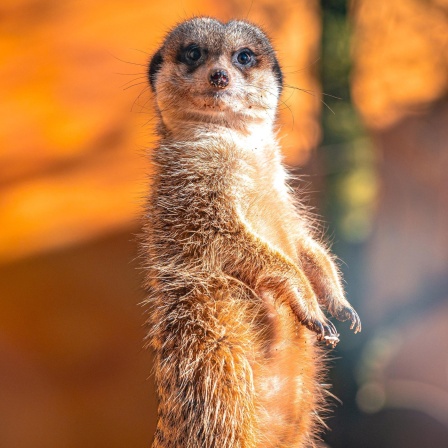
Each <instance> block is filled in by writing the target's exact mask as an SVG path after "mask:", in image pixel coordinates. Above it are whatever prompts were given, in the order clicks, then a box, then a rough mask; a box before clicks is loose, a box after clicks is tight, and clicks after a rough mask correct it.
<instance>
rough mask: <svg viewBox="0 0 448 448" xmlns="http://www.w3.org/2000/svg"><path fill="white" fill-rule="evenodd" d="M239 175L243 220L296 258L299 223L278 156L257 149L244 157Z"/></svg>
mask: <svg viewBox="0 0 448 448" xmlns="http://www.w3.org/2000/svg"><path fill="white" fill-rule="evenodd" d="M240 175H241V179H242V182H241V185H240V187H241V189H240V192H239V193H240V194H239V195H238V196H239V200H240V204H239V207H238V208H239V209H240V210H241V211H242V213H243V216H244V219H245V220H246V221H247V222H248V223H249V225H250V226H251V229H252V230H253V231H254V232H255V233H256V234H257V235H259V236H260V237H261V238H263V239H264V240H266V241H268V242H269V243H270V244H272V245H274V246H275V247H276V248H277V249H279V250H281V251H283V252H284V253H286V254H287V255H288V256H290V257H292V258H293V259H295V258H296V257H297V251H296V247H295V241H296V234H297V229H296V226H297V225H298V222H297V219H296V211H295V208H294V205H293V203H292V201H291V196H290V193H289V192H288V187H287V184H286V172H285V170H284V168H283V166H282V165H281V163H280V160H279V157H278V155H277V154H276V153H275V152H274V151H272V150H270V148H267V149H265V150H263V148H261V149H259V148H256V149H255V150H253V151H252V153H251V154H249V156H247V157H246V158H245V160H244V163H243V164H242V166H241V173H240Z"/></svg>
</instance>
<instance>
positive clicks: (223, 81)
mask: <svg viewBox="0 0 448 448" xmlns="http://www.w3.org/2000/svg"><path fill="white" fill-rule="evenodd" d="M209 80H210V84H211V85H212V86H214V87H218V88H219V89H225V88H226V87H227V86H228V85H229V82H230V77H229V74H228V73H227V71H226V70H224V69H221V68H219V69H216V68H213V69H212V70H211V71H210V75H209Z"/></svg>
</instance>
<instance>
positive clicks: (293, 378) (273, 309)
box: [253, 297, 315, 448]
mask: <svg viewBox="0 0 448 448" xmlns="http://www.w3.org/2000/svg"><path fill="white" fill-rule="evenodd" d="M263 299H264V303H265V309H266V315H265V317H264V323H263V324H264V328H265V329H266V331H265V332H264V334H263V337H262V340H260V342H259V343H260V345H261V346H262V349H261V350H258V351H257V353H258V355H257V359H256V360H255V361H254V363H253V374H254V385H255V390H256V394H257V399H258V404H259V405H258V422H259V428H260V439H259V444H258V446H259V447H260V448H261V447H264V448H276V447H281V446H288V447H301V446H302V442H303V440H302V439H303V431H302V430H301V429H302V428H305V427H306V425H308V424H309V422H310V419H311V415H312V409H313V407H314V406H315V398H314V387H315V378H314V363H315V360H314V344H313V341H312V338H311V335H310V334H309V332H308V330H307V329H306V328H305V327H303V326H301V325H300V324H297V322H296V321H295V319H294V318H293V317H292V315H291V312H290V310H289V308H288V307H287V306H286V305H279V304H275V303H274V300H273V298H271V297H263Z"/></svg>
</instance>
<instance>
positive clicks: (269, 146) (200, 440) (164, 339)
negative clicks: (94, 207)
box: [144, 18, 360, 448]
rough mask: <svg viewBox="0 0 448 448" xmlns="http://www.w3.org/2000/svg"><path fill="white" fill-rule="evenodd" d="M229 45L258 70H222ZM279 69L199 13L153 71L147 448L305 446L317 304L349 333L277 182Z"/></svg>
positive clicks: (327, 272) (298, 217)
mask: <svg viewBox="0 0 448 448" xmlns="http://www.w3.org/2000/svg"><path fill="white" fill-rule="evenodd" d="M192 43H193V44H197V45H198V47H199V48H201V51H203V52H204V53H206V57H204V60H203V61H202V62H201V63H200V64H197V66H196V67H194V69H193V68H192V67H191V66H189V65H188V64H185V63H184V62H182V57H183V56H182V51H184V50H182V49H184V48H185V47H186V46H188V45H190V44H192ZM241 48H249V49H251V50H252V51H253V53H254V55H255V58H256V64H255V65H253V66H251V67H249V68H245V67H238V66H237V64H235V63H234V58H235V54H237V53H235V52H237V51H238V50H240V49H241ZM179 54H181V56H179ZM179 58H180V59H181V60H179ZM232 58H233V59H232ZM277 68H278V64H277V60H276V57H275V53H274V51H273V50H272V47H271V45H270V43H269V40H268V39H267V38H266V36H265V34H264V33H263V32H261V31H260V30H259V28H257V27H255V26H254V25H251V24H249V23H247V22H242V21H233V22H229V23H227V24H222V23H221V22H218V21H216V20H213V19H208V18H196V19H192V20H190V21H187V22H184V23H182V24H180V25H179V26H178V27H177V28H175V29H174V30H173V31H172V32H171V33H170V34H168V36H167V38H166V39H165V42H164V44H163V46H162V48H161V49H160V50H159V52H158V53H157V54H156V56H155V57H154V59H153V61H152V63H151V66H150V78H151V82H152V86H153V90H154V92H155V98H156V103H157V111H158V114H159V118H160V124H159V128H158V132H159V135H160V143H159V145H158V146H157V147H156V148H155V149H154V152H153V154H152V160H153V166H154V174H153V176H152V185H151V194H150V197H149V200H148V210H147V213H146V215H145V244H144V256H145V260H146V267H147V287H148V291H149V295H148V300H147V301H148V303H149V305H150V306H151V317H150V321H149V324H150V334H149V341H150V344H151V346H152V347H153V349H154V350H155V376H156V382H157V387H158V394H159V400H160V403H159V421H158V425H157V430H156V434H155V437H154V443H153V448H212V447H214V448H231V447H232V448H243V447H244V448H255V447H257V448H261V447H264V448H276V447H278V448H279V447H297V448H298V447H311V446H315V440H316V436H317V433H318V425H317V423H318V422H319V419H320V417H319V416H318V412H319V411H320V409H321V408H322V406H323V404H324V398H323V397H324V392H325V390H324V387H323V386H321V385H320V375H321V370H322V354H321V353H320V349H319V347H317V345H316V334H317V336H318V339H322V340H326V341H327V342H329V343H331V344H335V343H336V342H337V340H338V339H337V337H338V335H337V333H336V330H335V328H334V326H333V324H331V323H330V322H329V321H328V320H327V319H326V317H325V315H324V313H323V311H322V309H321V307H322V308H326V309H327V310H328V311H329V312H330V313H331V314H332V315H333V316H335V317H337V318H338V319H341V320H346V319H351V322H352V327H355V330H356V331H358V330H359V329H360V322H359V319H358V317H357V315H356V312H355V311H354V310H353V309H352V308H351V306H350V305H349V303H348V302H347V301H346V299H345V298H344V293H343V288H342V286H341V282H340V277H339V274H338V270H337V268H336V267H335V264H334V262H333V259H332V257H331V256H330V255H329V254H328V252H327V251H326V249H324V247H323V246H322V245H321V244H320V243H318V242H317V241H316V240H315V239H314V238H313V236H312V234H311V231H310V227H309V225H308V224H307V222H306V219H305V218H304V214H303V213H302V211H301V210H302V208H301V207H299V206H298V204H296V201H295V200H294V198H293V196H292V195H291V193H290V191H289V189H288V187H287V186H286V179H287V175H286V172H285V170H284V168H283V166H282V164H281V157H280V152H279V148H278V146H277V142H276V137H275V133H274V131H273V127H274V122H275V115H276V108H277V101H278V97H279V95H280V91H281V77H280V76H279V73H278V70H277ZM216 69H225V70H226V71H227V72H228V74H229V77H230V83H229V86H228V87H227V88H225V89H220V90H219V92H218V90H217V89H216V88H215V87H213V86H211V85H210V83H209V82H208V76H209V73H211V71H212V72H213V70H216Z"/></svg>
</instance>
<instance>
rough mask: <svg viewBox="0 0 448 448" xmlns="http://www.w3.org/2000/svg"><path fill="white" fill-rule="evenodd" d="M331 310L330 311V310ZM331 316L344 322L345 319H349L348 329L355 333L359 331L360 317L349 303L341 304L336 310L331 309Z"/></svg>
mask: <svg viewBox="0 0 448 448" xmlns="http://www.w3.org/2000/svg"><path fill="white" fill-rule="evenodd" d="M330 312H331V311H330ZM331 314H332V316H334V317H335V318H336V319H337V320H339V321H341V322H345V321H346V320H349V321H350V330H353V331H354V332H355V334H356V333H359V332H360V331H361V328H362V326H361V319H360V318H359V316H358V313H357V312H356V311H355V309H354V308H353V307H352V306H351V305H347V306H342V307H341V308H339V309H338V310H336V311H333V312H332V313H331Z"/></svg>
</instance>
